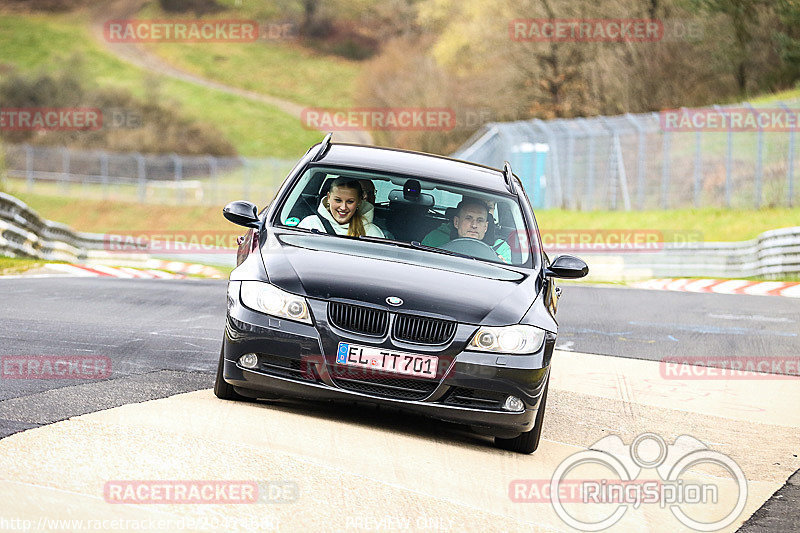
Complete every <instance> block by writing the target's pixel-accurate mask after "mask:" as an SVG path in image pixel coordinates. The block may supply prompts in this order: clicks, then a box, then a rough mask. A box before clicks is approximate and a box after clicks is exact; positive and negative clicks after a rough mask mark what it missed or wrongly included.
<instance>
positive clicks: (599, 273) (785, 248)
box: [550, 227, 800, 281]
mask: <svg viewBox="0 0 800 533" xmlns="http://www.w3.org/2000/svg"><path fill="white" fill-rule="evenodd" d="M574 253H575V255H577V256H579V257H581V258H582V259H584V260H585V261H586V262H587V263H588V264H589V267H590V268H589V272H590V279H594V280H597V281H601V280H606V281H626V280H634V279H647V278H667V277H673V278H676V277H678V278H679V277H704V278H742V277H760V278H765V279H776V278H782V277H787V276H797V275H800V227H792V228H781V229H775V230H770V231H766V232H764V233H762V234H761V235H759V236H758V237H756V238H755V239H753V240H751V241H742V242H693V243H683V244H671V243H666V244H665V245H664V247H663V249H661V250H659V251H657V252H647V253H641V252H636V253H611V254H608V253H605V254H603V253H581V252H574ZM550 255H551V257H554V256H556V255H558V254H554V253H550Z"/></svg>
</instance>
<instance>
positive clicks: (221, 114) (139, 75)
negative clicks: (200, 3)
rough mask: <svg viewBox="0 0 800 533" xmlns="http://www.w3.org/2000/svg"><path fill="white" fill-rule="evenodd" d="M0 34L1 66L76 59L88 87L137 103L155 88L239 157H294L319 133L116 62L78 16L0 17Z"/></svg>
mask: <svg viewBox="0 0 800 533" xmlns="http://www.w3.org/2000/svg"><path fill="white" fill-rule="evenodd" d="M0 35H2V44H0V50H1V51H2V53H0V57H2V62H3V63H4V64H6V65H12V66H14V67H16V68H17V69H19V70H21V71H23V72H24V71H38V70H42V69H47V68H48V67H50V68H52V67H53V66H54V65H57V64H59V63H60V62H63V61H64V60H65V59H67V58H69V57H71V56H73V55H75V54H77V55H79V56H81V57H83V59H84V62H85V64H86V72H87V74H88V75H89V76H91V78H92V79H90V80H86V81H87V83H89V84H98V85H100V86H107V87H119V88H124V89H128V90H130V91H131V93H133V94H134V95H135V96H136V97H138V98H140V99H144V98H146V96H147V94H148V90H150V89H151V88H152V86H153V85H154V84H156V85H158V87H159V91H160V93H161V95H162V96H163V97H165V98H168V99H171V100H174V101H177V102H179V103H180V106H181V109H182V111H183V112H184V113H185V114H186V115H187V116H189V117H192V118H196V119H198V120H203V121H206V122H209V123H211V124H213V125H214V126H216V127H217V128H218V129H219V130H220V131H221V132H222V133H223V134H224V135H225V136H226V137H227V138H228V140H229V141H230V142H231V143H232V144H233V145H234V146H235V147H236V149H237V151H238V152H239V154H240V155H244V156H254V157H266V156H271V157H280V158H296V157H298V156H300V155H302V154H303V153H304V152H305V151H306V150H307V149H308V147H309V146H310V145H312V144H313V143H315V142H318V141H319V137H320V133H319V132H315V131H309V130H307V129H304V128H303V127H302V125H301V124H300V120H299V119H297V118H295V117H292V116H290V115H288V114H286V113H284V112H282V111H280V110H279V109H277V108H275V107H274V106H271V105H267V104H264V103H260V102H255V101H253V100H250V99H247V98H244V97H240V96H235V95H230V94H226V93H223V92H221V91H217V90H214V89H209V88H206V87H201V86H198V85H195V84H192V83H188V82H183V81H179V80H175V79H172V78H169V77H166V76H155V75H153V74H150V73H147V72H145V71H143V70H141V69H139V68H137V67H135V66H132V65H130V64H128V63H125V62H123V61H121V60H119V59H117V58H116V57H115V56H113V55H112V54H111V53H110V52H108V51H107V50H105V49H103V48H102V47H101V46H100V45H99V44H98V43H97V42H96V41H95V40H94V39H93V37H92V35H91V32H90V29H89V20H88V16H87V15H86V14H84V13H69V14H59V15H53V14H27V15H25V16H21V15H8V14H0ZM259 44H260V43H247V44H237V45H236V46H238V47H245V48H246V47H248V46H258V45H259ZM194 46H195V47H196V48H197V49H198V53H200V54H207V53H208V52H207V50H206V49H204V48H203V46H204V45H199V44H198V45H194ZM287 68H288V67H287Z"/></svg>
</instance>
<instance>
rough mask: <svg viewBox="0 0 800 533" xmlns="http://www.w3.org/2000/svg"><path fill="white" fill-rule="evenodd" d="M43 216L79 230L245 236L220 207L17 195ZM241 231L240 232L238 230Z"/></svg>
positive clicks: (16, 194)
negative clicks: (225, 216)
mask: <svg viewBox="0 0 800 533" xmlns="http://www.w3.org/2000/svg"><path fill="white" fill-rule="evenodd" d="M14 195H15V196H16V197H17V198H19V199H20V200H22V201H23V202H25V203H26V204H28V206H30V207H31V208H32V209H33V210H34V211H36V212H37V213H38V214H39V215H40V216H42V217H44V218H47V219H50V220H55V221H58V222H61V223H64V224H67V225H68V226H70V227H71V228H73V229H75V230H77V231H87V232H93V233H105V232H113V231H120V232H122V231H187V230H196V231H231V232H240V233H244V230H241V231H240V228H238V226H235V225H234V224H231V223H230V222H228V221H227V220H225V219H224V218H222V208H221V207H172V206H159V205H142V204H137V203H130V202H118V201H100V200H81V199H74V198H62V197H57V196H46V195H37V194H24V193H15V194H14ZM237 228H238V229H237Z"/></svg>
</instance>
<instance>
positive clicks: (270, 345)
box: [223, 300, 555, 437]
mask: <svg viewBox="0 0 800 533" xmlns="http://www.w3.org/2000/svg"><path fill="white" fill-rule="evenodd" d="M309 304H310V306H311V308H312V313H313V315H314V316H315V318H316V320H315V325H314V326H309V325H306V324H301V323H297V322H292V321H288V320H282V319H277V318H273V317H269V316H267V315H263V314H260V313H256V312H254V311H251V310H249V309H247V308H246V307H244V306H243V305H241V303H238V304H237V303H233V305H231V306H230V309H229V312H228V319H227V325H226V329H225V339H224V344H223V355H224V366H223V377H224V379H225V381H226V382H227V383H229V384H231V385H233V386H234V387H235V388H236V390H237V392H239V393H240V394H242V395H245V396H250V397H256V398H257V397H259V396H270V395H278V396H285V397H293V398H303V399H311V400H345V401H355V402H363V403H369V404H375V405H385V406H390V407H393V408H397V409H400V410H403V411H407V412H413V413H418V414H422V415H425V416H429V417H431V418H435V419H439V420H444V421H449V422H455V423H459V424H467V425H469V426H471V427H472V428H473V430H475V431H478V432H480V433H484V434H489V435H495V436H500V437H513V436H515V435H518V434H520V433H522V432H525V431H529V430H530V429H531V428H532V427H533V424H534V419H535V416H536V411H537V409H538V407H539V401H540V399H541V396H542V392H543V390H544V385H545V383H546V381H547V375H548V372H549V367H550V358H551V355H552V351H553V346H554V345H555V336H554V335H550V334H548V336H547V337H546V340H545V343H544V345H543V347H542V348H541V350H540V351H539V352H537V353H535V354H531V355H526V356H517V355H515V356H503V355H497V354H487V353H480V352H464V351H461V350H460V349H459V347H463V346H465V345H466V343H467V342H468V340H469V338H470V337H471V336H472V334H474V332H475V330H477V326H470V325H465V324H460V325H459V326H458V329H457V331H456V335H455V338H454V339H453V341H452V342H450V343H449V344H448V345H446V346H438V347H430V346H419V345H406V344H404V343H402V342H398V341H394V340H392V339H390V338H388V337H387V338H385V339H375V338H368V337H362V336H359V335H358V334H351V333H348V332H344V331H340V330H337V329H336V328H335V327H333V326H331V325H329V324H328V323H327V319H326V316H327V314H326V309H327V303H326V302H324V301H314V300H309ZM340 341H345V342H351V343H356V344H366V345H374V346H381V347H385V348H388V349H392V350H398V351H406V352H411V353H419V354H426V355H428V354H429V355H437V356H439V357H440V359H441V360H443V361H444V362H445V363H447V365H448V367H447V370H446V371H444V372H443V375H442V376H441V378H440V379H437V380H416V379H413V378H412V379H408V378H405V377H402V376H398V379H396V380H395V379H383V380H379V381H374V380H369V379H367V378H364V379H363V380H362V379H345V378H344V377H343V375H342V372H341V369H342V368H343V367H341V366H340V365H337V364H336V363H335V355H336V351H337V347H338V343H339V342H340ZM247 353H255V354H257V355H258V356H259V366H258V367H257V368H256V369H252V370H250V369H246V368H243V367H242V366H240V365H239V364H238V360H239V358H240V357H241V356H242V355H244V354H247ZM509 395H513V396H516V397H517V398H520V399H521V400H522V401H523V403H524V405H525V407H524V409H523V410H522V411H518V412H510V411H505V410H503V409H502V403H503V401H504V399H505V398H506V397H507V396H509Z"/></svg>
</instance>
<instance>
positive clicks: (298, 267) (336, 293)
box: [261, 234, 538, 325]
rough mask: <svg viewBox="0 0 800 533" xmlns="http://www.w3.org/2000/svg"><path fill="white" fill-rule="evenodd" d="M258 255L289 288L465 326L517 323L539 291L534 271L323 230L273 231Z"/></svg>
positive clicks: (278, 281) (274, 278) (271, 276)
mask: <svg viewBox="0 0 800 533" xmlns="http://www.w3.org/2000/svg"><path fill="white" fill-rule="evenodd" d="M261 254H262V257H263V259H264V266H265V267H266V271H267V276H268V277H269V281H270V283H272V284H274V285H276V286H278V287H280V288H282V289H284V290H286V291H289V292H292V293H295V294H301V295H303V296H307V297H309V298H316V299H323V300H331V299H335V300H341V301H350V302H362V303H366V304H369V305H377V306H381V307H384V308H386V309H392V310H394V311H399V312H406V313H420V314H423V315H433V316H438V317H442V318H449V319H452V320H455V321H458V322H462V323H467V324H483V325H507V324H516V323H518V322H519V321H520V320H521V319H522V317H523V316H524V315H525V313H526V311H527V310H528V309H529V308H530V306H531V304H532V303H533V301H534V299H535V298H536V295H537V293H538V284H537V283H536V279H537V278H536V276H535V275H534V274H535V271H531V272H530V273H529V274H523V273H520V272H517V271H515V270H513V269H510V268H503V267H502V266H494V265H492V264H489V263H485V262H481V261H473V260H469V259H464V258H458V257H451V256H446V255H440V254H436V253H432V252H428V251H422V250H413V249H407V248H401V247H395V246H389V245H386V244H376V243H369V242H360V241H355V240H352V239H342V238H337V237H330V236H325V235H282V236H280V237H276V236H275V235H274V234H272V235H270V237H269V238H268V239H267V240H266V242H265V243H264V245H263V246H262V249H261ZM389 296H394V297H398V298H400V299H402V300H403V303H402V305H399V306H396V307H391V306H389V305H387V301H386V298H387V297H389Z"/></svg>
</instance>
